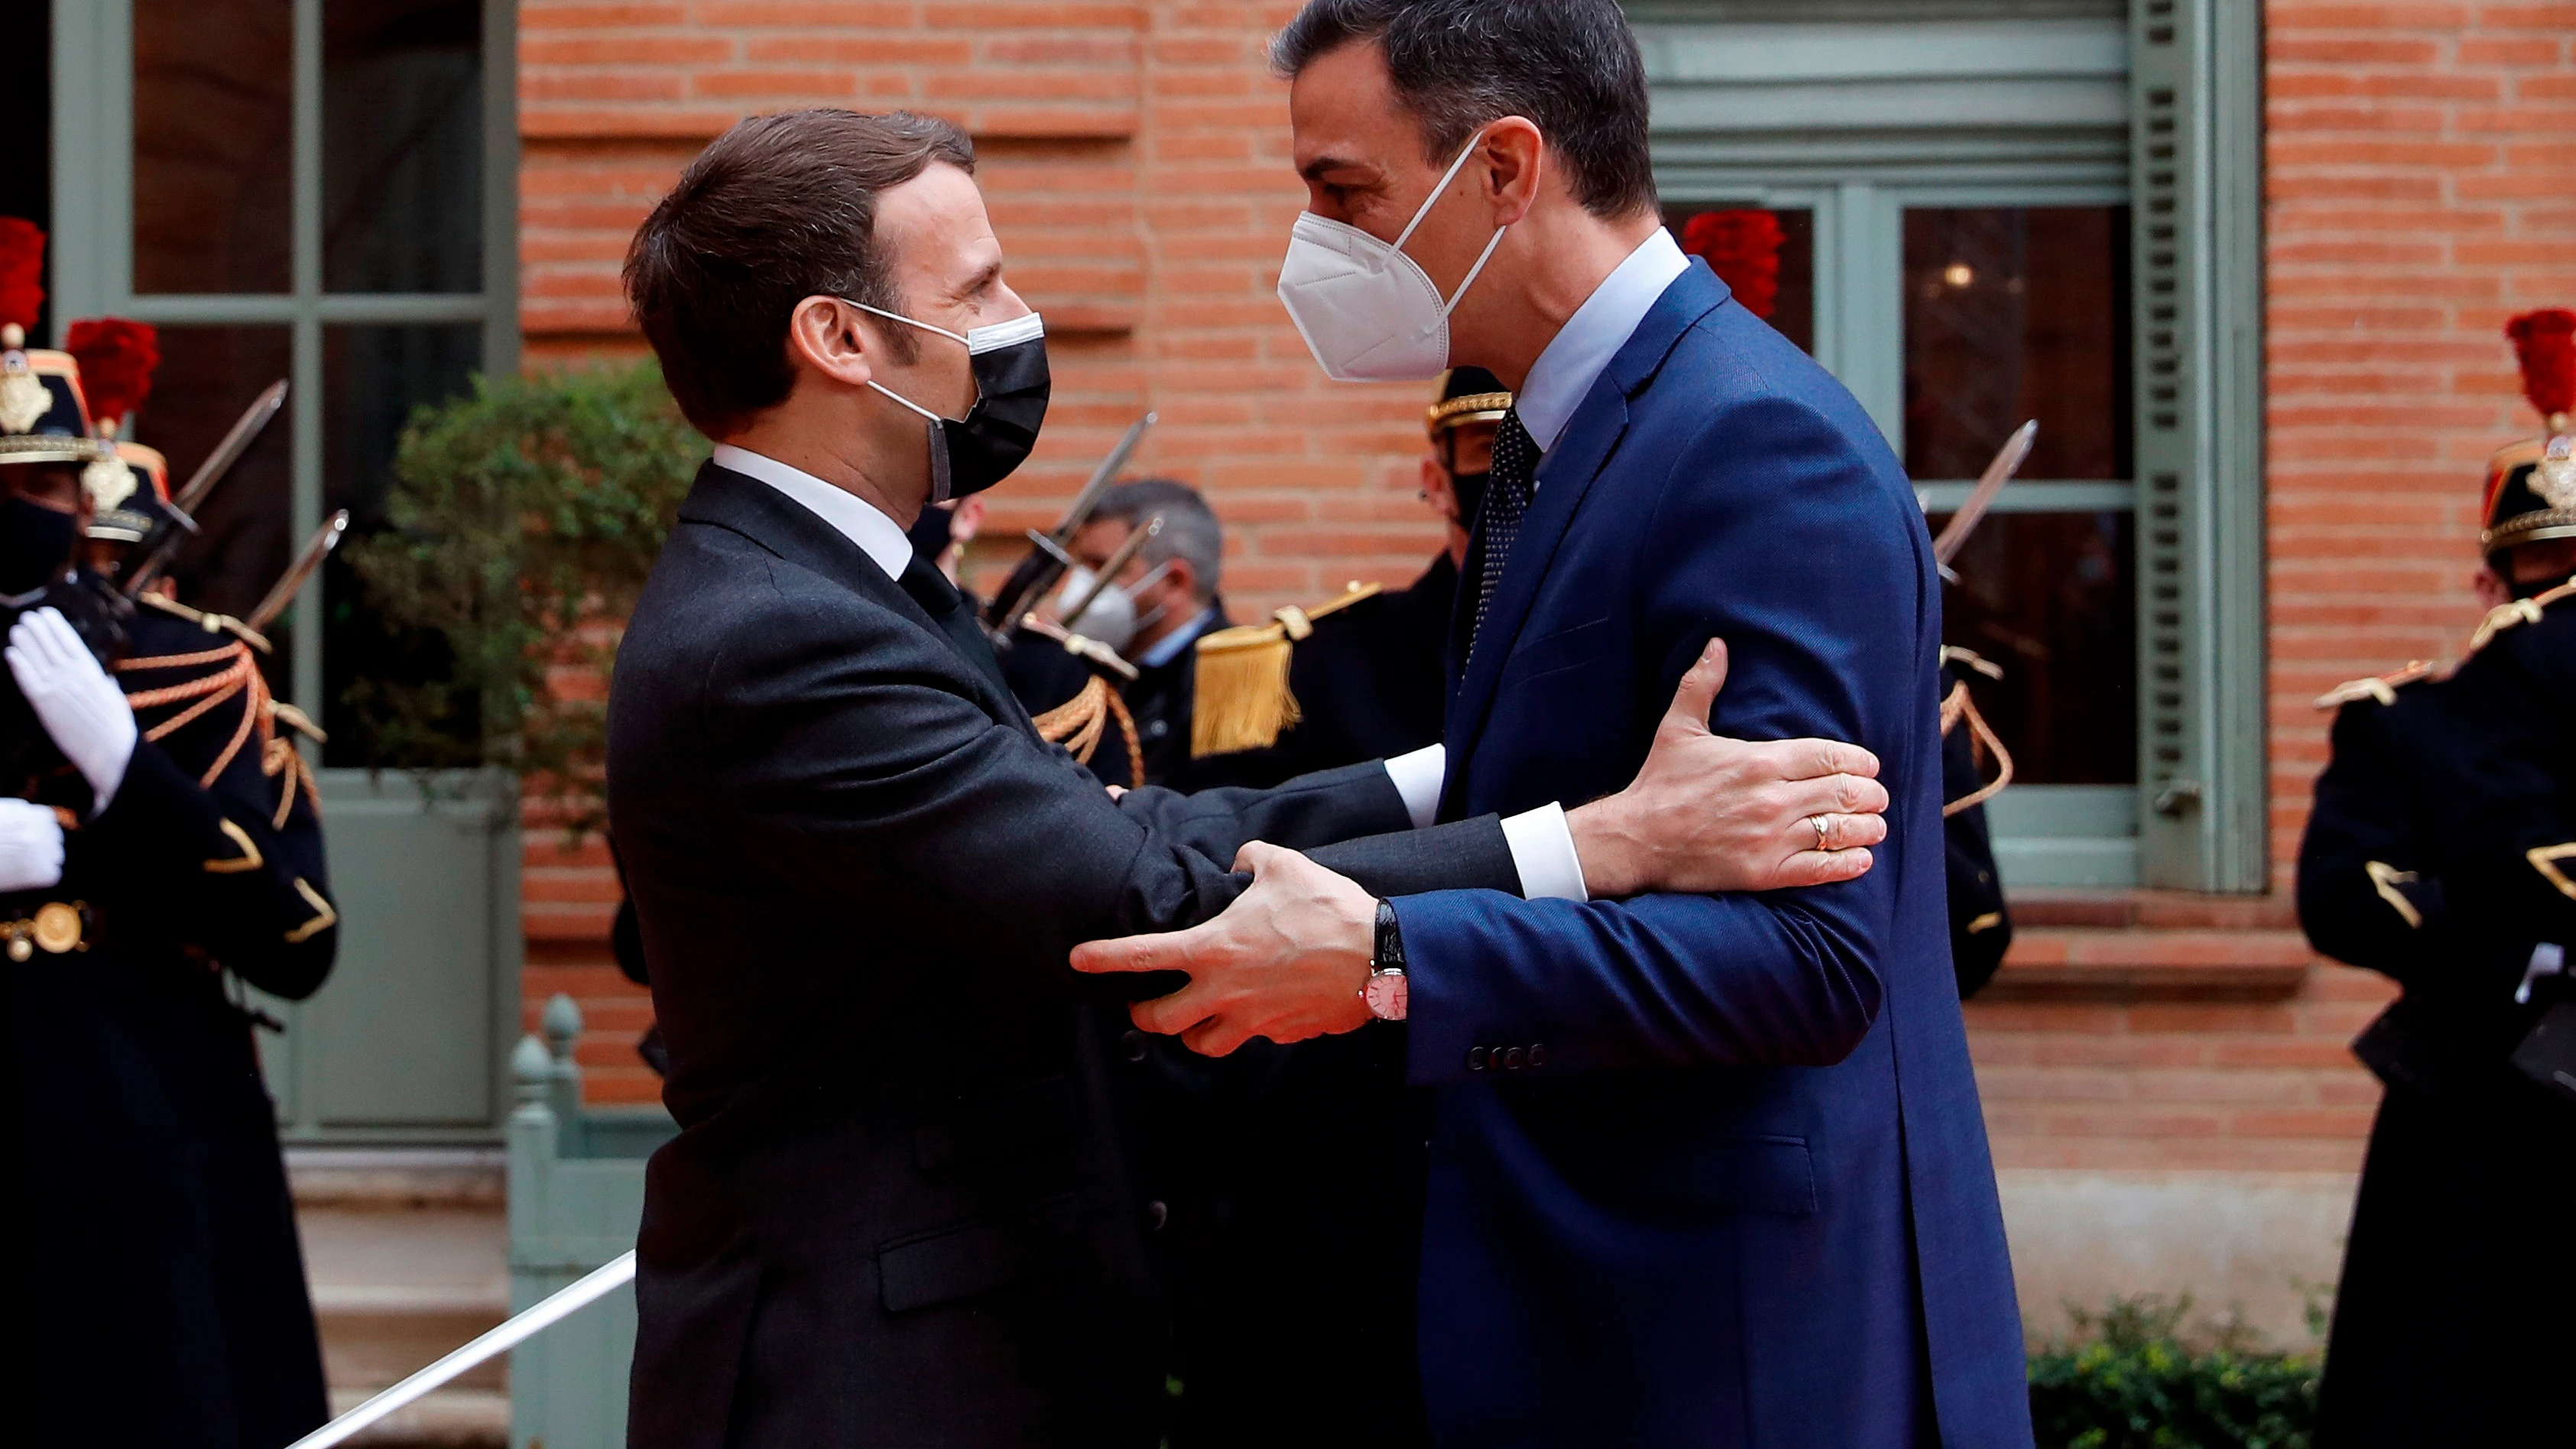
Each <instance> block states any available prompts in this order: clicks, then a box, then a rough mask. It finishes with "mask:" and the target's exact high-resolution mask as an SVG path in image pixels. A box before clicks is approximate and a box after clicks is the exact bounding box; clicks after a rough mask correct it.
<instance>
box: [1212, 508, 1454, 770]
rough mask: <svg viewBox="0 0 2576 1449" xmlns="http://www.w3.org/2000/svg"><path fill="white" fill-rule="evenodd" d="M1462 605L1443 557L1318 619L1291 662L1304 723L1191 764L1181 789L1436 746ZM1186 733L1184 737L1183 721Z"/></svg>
mask: <svg viewBox="0 0 2576 1449" xmlns="http://www.w3.org/2000/svg"><path fill="white" fill-rule="evenodd" d="M1457 597H1458V568H1457V566H1456V565H1455V564H1452V563H1451V562H1450V561H1449V555H1448V554H1446V553H1441V554H1438V555H1436V556H1434V557H1433V559H1432V560H1431V565H1430V567H1428V568H1426V569H1424V570H1423V571H1422V576H1421V577H1420V578H1418V579H1415V580H1414V581H1413V583H1412V584H1411V585H1410V586H1409V587H1406V588H1402V589H1397V590H1394V591H1392V592H1386V593H1379V594H1376V595H1373V596H1371V597H1369V598H1365V599H1362V600H1360V601H1359V602H1358V603H1355V604H1352V605H1350V606H1349V607H1348V608H1345V609H1340V610H1337V611H1335V612H1333V613H1330V614H1327V615H1325V616H1324V617H1322V618H1319V619H1317V620H1315V621H1314V627H1315V632H1314V634H1313V635H1312V636H1310V637H1308V638H1307V639H1306V640H1305V641H1304V642H1302V643H1300V644H1298V645H1297V646H1296V649H1295V653H1293V654H1292V655H1291V656H1290V658H1289V665H1288V689H1289V693H1290V694H1291V695H1293V696H1294V697H1295V698H1296V701H1297V708H1298V713H1299V716H1300V718H1299V720H1298V722H1297V723H1296V724H1294V725H1292V726H1290V727H1289V728H1287V729H1285V730H1282V731H1281V732H1280V734H1279V739H1278V742H1277V743H1276V744H1273V745H1271V746H1269V747H1267V748H1265V749H1252V750H1237V751H1234V752H1232V753H1228V754H1217V755H1203V756H1200V757H1199V758H1197V759H1194V760H1190V761H1188V762H1187V764H1186V765H1185V766H1184V767H1183V768H1184V770H1185V774H1184V775H1183V776H1182V778H1181V780H1180V782H1179V784H1180V788H1183V789H1192V790H1198V789H1206V788H1208V787H1209V786H1213V785H1258V786H1267V785H1276V784H1278V783H1279V782H1280V781H1282V780H1288V779H1293V778H1295V777H1296V776H1298V775H1303V774H1306V773H1308V772H1309V771H1313V770H1324V769H1330V768H1332V767H1334V766H1336V765H1350V764H1357V763H1358V762H1360V761H1362V760H1383V759H1392V758H1394V757H1395V756H1397V755H1401V754H1405V753H1408V752H1410V751H1413V750H1418V749H1421V748H1422V747H1423V746H1425V745H1436V744H1438V743H1440V723H1441V715H1442V714H1443V712H1445V711H1446V709H1447V708H1448V704H1449V669H1448V663H1447V659H1446V651H1447V649H1448V646H1449V614H1450V607H1451V605H1452V604H1454V603H1455V602H1456V600H1457ZM1182 732H1183V733H1184V734H1186V733H1188V722H1187V720H1184V721H1183V722H1182Z"/></svg>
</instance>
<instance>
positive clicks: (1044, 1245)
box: [608, 465, 1516, 1449]
mask: <svg viewBox="0 0 2576 1449" xmlns="http://www.w3.org/2000/svg"><path fill="white" fill-rule="evenodd" d="M934 577H935V576H933V575H931V573H930V571H929V570H927V569H925V568H922V567H920V566H918V565H916V567H915V568H914V569H912V570H911V571H909V572H908V573H907V574H906V576H905V580H904V582H903V583H902V584H901V585H900V586H899V585H898V584H897V582H896V581H893V580H889V579H888V578H887V577H886V575H885V573H884V571H883V570H881V569H880V568H878V567H877V566H876V565H875V564H874V563H873V562H872V561H870V560H869V559H868V558H867V557H866V556H865V555H864V554H863V553H861V552H860V550H859V549H858V548H857V547H856V546H855V545H853V544H851V543H849V542H848V540H846V539H845V538H843V537H842V536H841V535H839V534H838V533H835V532H834V531H832V530H831V529H830V528H829V527H828V526H827V525H825V524H823V523H822V522H821V521H820V520H819V519H817V518H815V517H813V516H812V515H810V514H808V513H806V512H805V510H803V509H802V508H800V507H799V506H798V505H796V504H795V503H793V502H791V501H789V500H788V499H787V498H785V497H784V496H783V495H781V494H778V493H776V492H775V491H773V490H771V489H770V488H768V487H767V486H766V485H764V484H761V483H758V482H755V481H753V480H750V479H747V478H744V477H742V476H740V475H738V474H734V473H731V472H729V471H727V470H725V469H723V468H719V467H715V466H713V465H710V466H709V467H708V468H707V469H706V470H705V471H703V472H702V473H701V474H700V475H699V479H698V482H697V484H696V485H695V487H694V488H693V489H692V491H691V493H690V495H689V497H688V499H687V500H686V501H685V502H684V503H683V504H682V506H681V510H680V515H679V523H678V526H677V527H676V528H675V529H674V531H673V533H672V535H671V539H670V542H669V543H668V544H667V545H666V546H665V548H664V551H663V554H662V557H661V559H660V560H659V561H658V562H657V563H656V564H655V566H654V570H653V574H652V577H651V579H650V581H649V582H648V583H647V585H646V587H645V589H644V592H643V594H642V597H641V599H640V600H639V602H638V605H637V608H636V610H635V614H634V617H633V620H632V622H631V624H630V626H629V629H628V632H627V634H626V637H625V639H624V642H623V644H622V645H621V647H620V650H619V655H618V661H617V670H616V674H615V680H614V684H613V686H612V688H611V692H610V700H609V761H608V778H609V807H610V817H611V828H612V831H613V833H614V835H615V838H616V842H617V849H618V854H619V858H620V859H621V860H622V861H623V863H624V866H625V870H626V875H627V883H628V886H629V889H630V890H631V892H632V895H633V899H634V902H635V907H636V913H637V917H638V922H639V925H640V927H641V933H642V938H643V946H644V954H645V957H646V960H647V962H648V964H649V969H650V976H651V979H652V987H653V997H654V1006H655V1010H656V1014H657V1016H658V1018H659V1020H660V1023H661V1026H662V1029H663V1033H664V1035H665V1037H666V1039H667V1042H668V1045H669V1049H670V1054H671V1068H672V1069H671V1075H670V1078H669V1081H668V1084H667V1086H666V1089H665V1093H664V1100H665V1101H666V1102H667V1103H668V1104H669V1106H670V1108H671V1110H672V1112H673V1114H674V1116H676V1117H677V1118H678V1120H679V1123H680V1127H681V1131H680V1135H679V1137H678V1138H677V1139H676V1140H675V1141H673V1142H672V1143H670V1144H669V1145H667V1146H665V1147H664V1148H663V1149H662V1150H661V1151H660V1152H658V1153H656V1154H655V1156H654V1157H653V1159H652V1161H651V1163H650V1165H649V1167H648V1169H647V1180H646V1189H645V1205H644V1221H643V1228H642V1232H641V1235H640V1237H639V1240H638V1244H637V1248H638V1253H639V1258H640V1263H639V1271H638V1279H637V1305H638V1313H639V1326H638V1334H637V1342H636V1355H635V1368H634V1377H633V1383H632V1391H631V1397H630V1411H629V1424H630V1430H629V1434H630V1440H629V1442H630V1443H632V1444H634V1445H637V1446H664V1445H670V1446H682V1445H686V1446H704V1449H717V1446H750V1449H762V1446H773V1445H775V1446H782V1449H784V1446H796V1449H804V1446H810V1445H817V1444H831V1445H835V1446H844V1449H846V1446H867V1445H937V1446H941V1449H973V1446H983V1445H993V1446H1002V1445H1010V1446H1022V1445H1047V1444H1076V1443H1079V1444H1085V1445H1090V1444H1112V1445H1114V1444H1126V1443H1132V1444H1137V1445H1140V1446H1141V1445H1149V1444H1151V1443H1153V1442H1154V1441H1155V1438H1156V1436H1157V1434H1158V1432H1159V1427H1158V1421H1159V1416H1160V1413H1161V1404H1162V1401H1163V1398H1164V1396H1163V1394H1162V1370H1163V1368H1164V1359H1163V1352H1164V1350H1163V1344H1162V1340H1161V1334H1162V1326H1161V1325H1162V1319H1161V1308H1160V1304H1159V1301H1158V1296H1157V1289H1156V1277H1157V1275H1156V1274H1155V1272H1154V1269H1153V1264H1152V1248H1151V1244H1150V1239H1151V1236H1152V1232H1153V1230H1154V1229H1155V1228H1156V1227H1157V1226H1158V1225H1159V1219H1158V1217H1157V1216H1156V1214H1155V1213H1154V1212H1153V1210H1152V1206H1151V1204H1152V1202H1153V1201H1154V1199H1152V1198H1151V1197H1149V1196H1148V1195H1147V1193H1146V1192H1145V1191H1144V1189H1143V1187H1142V1186H1141V1185H1140V1184H1139V1183H1137V1182H1136V1181H1135V1180H1134V1177H1133V1164H1132V1163H1131V1161H1130V1156H1129V1152H1128V1143H1127V1137H1126V1132H1125V1129H1124V1127H1123V1125H1122V1121H1121V1113H1122V1111H1123V1107H1122V1100H1123V1099H1122V1096H1121V1092H1122V1088H1121V1086H1120V1074H1121V1073H1125V1072H1128V1071H1130V1070H1131V1069H1132V1068H1133V1067H1134V1066H1135V1064H1134V1063H1131V1062H1130V1061H1129V1060H1128V1058H1127V1043H1126V1042H1125V1040H1124V1038H1125V1036H1126V1027H1127V1023H1126V1021H1125V1014H1124V1011H1123V1010H1122V1009H1121V1003H1120V1002H1118V1001H1117V1000H1114V999H1103V996H1102V994H1101V992H1100V988H1101V987H1102V986H1103V985H1104V983H1097V982H1088V981H1083V980H1081V979H1080V978H1076V977H1075V976H1074V975H1073V974H1072V973H1071V972H1070V971H1069V970H1067V969H1066V966H1065V958H1066V955H1067V953H1068V952H1069V950H1070V949H1071V948H1072V946H1073V945H1074V944H1075V943H1077V942H1079V941H1082V940H1085V939H1090V938H1094V937H1100V936H1107V935H1115V934H1120V933H1125V932H1135V931H1150V930H1161V929H1169V928H1172V927H1177V926H1183V925H1187V924H1190V923H1192V922H1194V921H1196V920H1199V919H1202V918H1204V917H1205V916H1207V915H1209V914H1211V913H1213V912H1214V911H1216V910H1218V909H1221V908H1222V907H1223V906H1224V905H1225V904H1227V903H1228V902H1230V901H1231V900H1232V899H1233V898H1234V896H1235V895H1236V894H1237V893H1238V892H1239V891H1240V889H1241V888H1242V884H1243V882H1242V880H1241V879H1239V878H1237V877H1235V876H1233V875H1231V874H1229V873H1228V872H1227V870H1226V863H1228V862H1230V861H1231V860H1232V857H1233V852H1234V850H1235V848H1236V847H1237V846H1238V845H1239V844H1240V843H1241V841H1243V840H1245V839H1248V838H1251V837H1253V836H1255V835H1258V836H1260V837H1261V838H1264V839H1269V840H1273V841H1280V842H1283V843H1288V844H1292V845H1312V844H1316V843H1319V842H1322V841H1325V840H1331V839H1336V838H1342V837H1347V836H1353V835H1367V834H1369V833H1371V832H1379V831H1391V830H1400V829H1401V828H1402V827H1403V826H1404V825H1405V824H1406V823H1407V820H1408V817H1407V815H1406V813H1405V810H1404V806H1403V803H1402V800H1401V798H1400V797H1399V796H1398V795H1397V794H1396V792H1395V789H1394V787H1393V785H1392V783H1391V782H1389V781H1388V780H1387V778H1386V775H1385V772H1384V771H1383V770H1382V769H1378V768H1377V767H1375V766H1364V767H1360V768H1357V769H1354V770H1348V771H1342V772H1336V773H1332V774H1327V775H1323V776H1317V777H1309V778H1307V779H1304V780H1300V781H1296V782H1291V783H1290V784H1289V785H1288V786H1285V787H1283V788H1282V789H1280V790H1277V791H1271V792H1257V793H1256V792H1217V793H1216V794H1214V795H1203V796H1196V797H1182V796H1177V795H1173V794H1171V793H1170V792H1167V791H1161V790H1144V791H1138V792H1134V793H1131V794H1129V795H1128V796H1126V797H1125V798H1124V799H1123V800H1121V801H1120V802H1117V803H1116V804H1113V803H1112V802H1111V801H1110V799H1109V798H1108V795H1107V794H1106V792H1104V791H1103V790H1102V789H1101V788H1100V785H1099V783H1098V782H1097V781H1096V780H1094V779H1093V778H1092V777H1091V776H1090V775H1088V774H1087V773H1085V772H1084V771H1082V770H1081V769H1080V768H1079V767H1077V766H1075V765H1073V764H1072V763H1071V761H1070V759H1069V758H1068V757H1067V756H1065V755H1064V753H1063V752H1062V751H1061V750H1059V749H1057V748H1056V747H1054V746H1051V745H1046V744H1043V743H1042V742H1040V741H1038V740H1037V739H1036V737H1035V736H1034V734H1033V733H1032V731H1031V729H1030V726H1029V723H1028V716H1027V714H1026V713H1025V711H1023V710H1022V709H1021V707H1020V706H1019V704H1018V703H1017V702H1016V701H1015V700H1014V699H1013V698H1012V697H1011V695H1010V694H1009V692H1008V690H1007V689H1006V688H1005V687H1004V686H1003V684H1002V682H1001V678H1000V672H999V670H998V669H997V668H995V667H994V666H993V664H992V661H991V659H990V656H989V653H988V652H984V651H982V649H981V638H980V636H979V635H970V634H968V633H967V632H966V631H968V630H971V629H972V627H973V626H972V623H971V620H967V621H963V622H961V620H960V618H959V614H960V613H962V610H961V608H960V606H959V605H958V604H957V602H956V600H955V596H954V591H953V590H950V589H949V588H948V586H947V585H946V583H945V581H944V580H940V581H937V582H936V583H935V584H934V583H933V582H932V580H933V578H934ZM1467 824H1468V826H1469V827H1470V828H1469V829H1467V830H1464V831H1457V832H1452V831H1446V830H1442V831H1432V832H1421V831H1412V832H1406V833H1404V834H1403V835H1400V836H1397V837H1394V838H1393V840H1394V842H1395V843H1393V844H1386V843H1381V844H1378V845H1374V846H1373V845H1372V843H1371V842H1367V841H1362V842H1359V843H1358V844H1356V845H1354V846H1352V847H1347V848H1344V849H1343V850H1342V851H1341V852H1340V853H1338V854H1337V853H1335V852H1334V851H1319V852H1317V855H1318V858H1319V859H1323V860H1325V861H1326V863H1328V864H1330V865H1332V866H1333V867H1334V868H1336V869H1341V870H1344V871H1345V873H1348V874H1352V875H1354V876H1355V877H1357V878H1359V879H1360V880H1361V881H1362V882H1363V884H1367V885H1369V886H1370V888H1371V889H1374V890H1378V891H1380V892H1381V893H1384V892H1388V891H1391V890H1393V889H1395V888H1398V887H1399V886H1401V885H1402V884H1403V883H1404V882H1406V881H1408V880H1412V881H1420V880H1424V879H1426V878H1437V879H1443V880H1445V881H1447V882H1448V883H1451V884H1462V885H1463V884H1479V885H1490V884H1495V883H1497V877H1499V878H1500V880H1501V881H1512V880H1515V879H1516V877H1514V875H1513V874H1512V870H1511V865H1510V852H1509V849H1508V847H1507V846H1506V845H1505V844H1504V842H1503V840H1502V837H1501V830H1500V827H1499V825H1498V824H1497V823H1495V822H1494V821H1493V820H1492V818H1491V817H1485V818H1484V819H1483V820H1481V821H1471V822H1467ZM1399 846H1400V848H1399ZM1126 989H1131V990H1132V989H1136V988H1135V987H1128V988H1126ZM1142 989H1144V990H1147V991H1160V990H1163V989H1167V984H1145V985H1143V986H1142Z"/></svg>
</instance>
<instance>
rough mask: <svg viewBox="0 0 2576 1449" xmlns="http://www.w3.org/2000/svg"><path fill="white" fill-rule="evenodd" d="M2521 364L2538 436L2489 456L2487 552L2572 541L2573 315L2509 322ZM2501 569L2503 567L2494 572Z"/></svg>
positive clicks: (2575, 453) (2575, 452)
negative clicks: (2549, 541)
mask: <svg viewBox="0 0 2576 1449" xmlns="http://www.w3.org/2000/svg"><path fill="white" fill-rule="evenodd" d="M2505 335H2506V336H2508V337H2510V338H2512V339H2513V350H2514V355H2515V357H2516V359H2517V360H2518V361H2520V363H2521V364H2522V391H2523V396H2524V397H2526V398H2528V399H2530V401H2531V405H2532V406H2533V407H2534V408H2536V409H2538V410H2539V412H2540V416H2541V418H2542V420H2543V423H2544V431H2543V433H2542V434H2541V436H2540V437H2538V438H2534V439H2525V440H2523V441H2521V442H2518V443H2512V444H2508V445H2507V446H2505V447H2503V448H2499V449H2497V450H2496V452H2495V455H2494V456H2493V457H2491V458H2489V459H2488V460H2487V488H2486V511H2485V521H2486V529H2485V532H2483V533H2482V534H2480V535H2479V539H2478V545H2479V547H2480V548H2481V549H2482V550H2483V551H2484V552H2486V553H2487V554H2488V555H2489V556H2490V557H2492V556H2494V555H2496V554H2499V553H2502V552H2503V551H2504V550H2506V549H2509V548H2512V547H2514V546H2515V545H2517V544H2525V543H2539V542H2541V541H2543V540H2546V539H2553V538H2576V437H2571V436H2570V429H2571V420H2570V417H2569V414H2570V413H2571V412H2576V312H2571V311H2568V310H2567V309H2565V308H2563V307H2553V308H2549V309H2547V310H2544V311H2539V312H2526V313H2524V314H2523V315H2521V316H2519V317H2516V318H2514V319H2513V321H2512V322H2511V323H2509V324H2507V325H2506V327H2505ZM2499 571H2501V570H2499Z"/></svg>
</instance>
